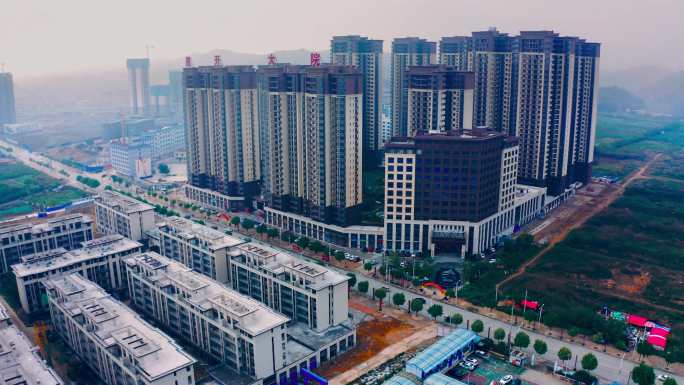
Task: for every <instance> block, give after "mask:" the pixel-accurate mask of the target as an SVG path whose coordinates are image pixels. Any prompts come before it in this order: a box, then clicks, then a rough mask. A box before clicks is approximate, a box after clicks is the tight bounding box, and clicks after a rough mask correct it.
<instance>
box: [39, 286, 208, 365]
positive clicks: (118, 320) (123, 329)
mask: <svg viewBox="0 0 684 385" xmlns="http://www.w3.org/2000/svg"><path fill="white" fill-rule="evenodd" d="M45 286H46V287H47V288H48V291H49V292H50V295H51V296H56V297H57V298H61V299H64V302H61V306H63V307H64V308H65V309H66V310H67V312H68V313H69V314H70V315H71V316H73V317H75V316H83V317H84V318H85V319H86V323H87V324H91V325H94V326H95V328H94V330H93V332H92V334H93V335H94V336H95V337H96V340H97V343H98V344H99V345H101V346H103V347H105V348H109V347H112V346H119V347H120V348H121V349H122V350H125V351H127V352H128V353H130V355H131V356H132V357H134V358H135V360H134V361H135V365H136V367H137V368H138V369H139V370H140V371H141V372H142V373H144V374H145V376H146V377H148V378H150V379H156V378H160V377H162V376H165V375H167V374H169V373H172V372H174V371H177V370H180V369H183V368H185V367H187V366H190V365H193V364H194V363H195V362H196V361H195V359H194V358H193V357H192V356H190V355H189V354H187V353H186V352H184V351H183V350H182V349H181V347H180V346H178V345H177V344H176V342H175V341H174V340H173V339H171V338H170V337H169V336H167V335H166V334H164V333H163V332H162V331H160V330H159V329H157V328H155V327H153V326H151V325H150V324H148V323H147V322H146V321H144V320H143V319H142V318H140V317H139V316H138V314H137V313H136V312H134V311H133V310H131V309H130V308H128V307H127V306H126V305H124V304H123V303H121V302H119V301H117V300H115V299H114V298H112V297H111V296H110V295H108V294H107V293H106V292H105V291H104V290H103V289H102V288H100V287H99V286H97V285H96V284H94V283H92V282H90V281H88V280H86V279H85V278H83V277H81V276H80V275H78V274H70V275H66V276H62V277H58V278H53V279H51V280H49V281H47V282H46V283H45Z"/></svg>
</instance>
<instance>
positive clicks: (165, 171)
mask: <svg viewBox="0 0 684 385" xmlns="http://www.w3.org/2000/svg"><path fill="white" fill-rule="evenodd" d="M159 172H160V173H162V174H168V173H169V172H170V170H169V166H168V165H167V164H166V163H159Z"/></svg>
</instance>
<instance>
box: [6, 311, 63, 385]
mask: <svg viewBox="0 0 684 385" xmlns="http://www.w3.org/2000/svg"><path fill="white" fill-rule="evenodd" d="M0 384H3V385H5V384H6V385H23V384H26V385H28V384H32V385H33V384H36V385H37V384H40V385H62V384H65V382H64V380H62V379H61V378H60V377H59V376H58V375H57V373H55V371H54V370H53V369H52V368H50V367H49V366H48V365H47V364H46V363H45V361H44V360H43V359H42V357H41V356H40V354H39V352H38V348H37V347H36V346H34V345H32V344H31V341H29V339H28V338H27V337H26V335H24V333H22V332H21V330H19V328H17V327H16V326H13V325H12V324H11V322H10V320H9V317H7V316H6V312H5V309H4V308H3V307H2V305H0Z"/></svg>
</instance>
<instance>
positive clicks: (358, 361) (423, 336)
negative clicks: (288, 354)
mask: <svg viewBox="0 0 684 385" xmlns="http://www.w3.org/2000/svg"><path fill="white" fill-rule="evenodd" d="M349 306H350V307H352V308H354V309H355V310H358V311H361V312H364V313H366V314H367V315H369V316H370V317H371V318H370V319H368V320H367V321H364V322H362V323H361V324H360V325H359V328H358V329H357V333H356V334H357V345H356V347H354V349H352V350H351V351H349V352H347V353H345V354H343V355H341V356H339V357H337V358H336V359H335V360H332V361H329V362H328V363H326V364H325V365H323V366H321V367H320V368H319V369H317V370H316V372H317V373H318V374H320V375H321V376H323V377H325V378H328V379H330V383H331V384H346V383H349V382H351V381H353V380H354V379H356V378H358V377H359V376H361V375H362V374H364V373H366V372H368V371H370V370H372V369H374V368H376V367H378V366H380V365H382V364H383V363H385V362H387V361H389V360H391V359H392V358H394V357H396V356H397V355H399V354H400V353H403V352H407V351H411V350H415V349H418V348H421V347H423V346H426V345H427V344H429V343H432V342H433V341H434V340H435V338H436V337H437V324H436V323H434V322H432V321H428V320H425V319H419V318H415V317H414V316H412V315H409V314H408V313H406V312H405V311H402V310H398V309H394V308H389V307H384V308H383V311H382V312H380V311H378V304H377V302H372V301H370V300H368V299H365V298H362V297H360V296H357V295H352V297H351V298H350V301H349Z"/></svg>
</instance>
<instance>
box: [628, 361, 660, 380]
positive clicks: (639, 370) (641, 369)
mask: <svg viewBox="0 0 684 385" xmlns="http://www.w3.org/2000/svg"><path fill="white" fill-rule="evenodd" d="M632 380H634V382H636V383H637V384H639V385H653V383H654V382H655V373H654V372H653V368H652V367H650V366H648V365H646V364H645V363H643V362H642V363H640V364H639V365H638V366H635V367H634V369H632Z"/></svg>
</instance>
